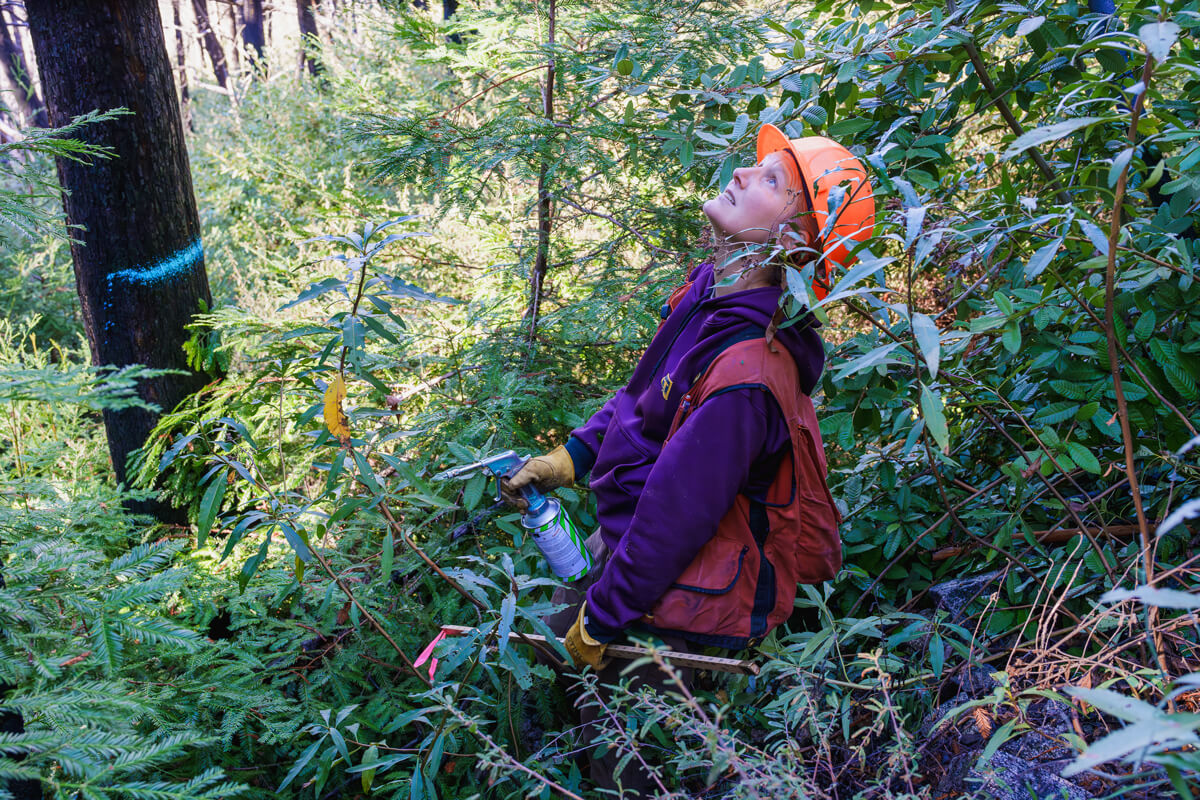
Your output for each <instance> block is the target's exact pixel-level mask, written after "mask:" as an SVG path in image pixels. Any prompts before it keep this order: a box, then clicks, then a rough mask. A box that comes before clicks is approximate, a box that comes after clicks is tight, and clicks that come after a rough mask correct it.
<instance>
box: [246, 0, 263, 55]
mask: <svg viewBox="0 0 1200 800" xmlns="http://www.w3.org/2000/svg"><path fill="white" fill-rule="evenodd" d="M242 44H244V45H245V46H246V53H247V55H250V56H251V57H252V58H253V60H254V66H255V69H256V71H258V70H263V67H264V66H265V65H266V62H265V61H264V60H263V46H264V45H265V44H266V38H265V36H264V31H263V4H262V0H243V2H242ZM264 71H265V70H264Z"/></svg>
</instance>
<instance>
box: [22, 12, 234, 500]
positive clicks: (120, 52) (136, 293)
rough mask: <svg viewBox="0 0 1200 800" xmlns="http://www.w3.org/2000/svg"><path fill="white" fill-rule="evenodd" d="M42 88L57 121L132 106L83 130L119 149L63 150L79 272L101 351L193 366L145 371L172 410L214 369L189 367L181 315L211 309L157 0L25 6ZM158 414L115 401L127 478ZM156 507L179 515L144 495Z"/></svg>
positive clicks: (84, 306)
mask: <svg viewBox="0 0 1200 800" xmlns="http://www.w3.org/2000/svg"><path fill="white" fill-rule="evenodd" d="M29 24H30V31H31V32H32V34H33V44H34V51H35V53H36V54H37V63H38V68H39V71H40V73H41V79H42V86H43V87H44V91H45V93H46V103H47V106H48V108H49V112H50V122H51V124H52V125H54V126H58V125H63V124H64V123H66V122H69V121H70V120H71V119H72V118H73V117H75V116H77V115H79V114H83V113H86V112H89V111H91V110H93V109H97V108H100V109H109V108H118V107H125V108H128V109H129V110H130V111H131V112H133V113H132V115H130V116H123V117H119V118H118V119H116V120H113V121H110V122H106V123H104V124H103V125H99V126H95V127H89V128H87V129H86V130H85V131H84V132H83V133H82V134H81V135H83V136H86V137H88V138H89V139H91V140H92V141H94V142H95V143H96V144H99V145H105V146H108V147H110V148H112V151H113V155H114V158H112V159H111V160H106V161H96V162H94V163H92V164H81V163H77V162H75V161H70V160H67V159H59V161H58V176H59V181H60V183H61V184H62V187H63V207H64V210H65V211H66V217H67V223H68V224H70V225H78V226H80V227H79V228H76V229H73V234H74V236H75V237H76V239H77V241H74V242H72V244H71V256H72V258H73V260H74V262H75V282H76V286H77V289H78V291H79V300H80V305H81V310H82V315H83V323H84V328H85V330H86V332H87V337H88V344H89V345H90V347H91V351H92V361H93V363H95V364H97V365H100V364H112V365H116V366H123V365H128V364H145V365H146V366H149V367H155V368H166V369H178V370H183V371H184V373H185V374H183V375H168V376H164V377H160V378H154V379H149V380H145V381H143V382H142V383H141V385H140V386H139V389H138V391H139V394H140V395H141V396H142V398H144V399H145V400H147V401H149V402H151V403H154V404H155V405H157V406H158V407H159V408H161V409H163V410H170V409H172V408H174V407H175V406H176V405H177V404H178V403H179V402H180V401H181V400H183V399H184V398H185V397H187V396H188V395H189V394H191V393H193V392H195V391H197V390H198V389H200V388H201V387H203V386H204V385H205V383H206V382H207V380H208V378H207V377H206V376H205V375H203V374H200V373H197V372H194V371H193V370H191V369H190V368H189V367H188V365H187V360H186V357H185V355H184V352H183V344H184V342H185V341H187V340H188V338H189V337H188V332H187V331H186V330H185V326H186V325H187V324H188V323H189V322H190V321H191V320H192V317H193V316H194V315H195V314H196V312H197V311H199V310H200V309H201V307H202V306H205V307H211V306H212V298H211V295H210V294H209V288H208V276H207V274H206V272H205V269H204V256H203V249H202V246H201V242H200V220H199V217H198V216H197V213H196V199H195V196H194V195H193V193H192V176H191V173H190V171H189V168H188V157H187V149H186V147H185V145H184V139H183V126H182V124H181V123H180V118H179V104H178V103H177V102H176V99H175V86H174V82H173V81H172V79H171V62H170V60H169V58H168V57H167V48H166V42H165V41H164V39H163V27H162V19H161V18H160V16H159V12H158V2H157V0H38V2H36V3H30V4H29ZM157 419H158V414H156V413H151V412H149V411H142V410H137V409H134V410H129V411H121V412H112V411H106V412H105V414H104V425H105V429H106V432H107V434H108V447H109V453H110V455H111V456H112V462H113V469H114V470H115V472H116V475H117V480H118V481H120V482H121V483H125V484H127V483H128V481H127V473H126V463H125V462H126V457H127V456H128V455H129V454H130V452H132V451H133V450H135V449H137V448H139V447H141V446H142V444H143V443H145V441H146V437H147V436H148V434H149V433H150V430H151V428H152V427H153V426H154V423H155V422H156V421H157ZM136 510H138V511H148V512H151V513H154V514H156V515H157V516H159V518H160V519H164V520H170V521H181V520H182V518H183V515H182V514H181V513H176V512H174V511H173V510H172V509H169V508H167V507H165V506H162V505H160V504H157V503H153V504H139V505H137V506H136Z"/></svg>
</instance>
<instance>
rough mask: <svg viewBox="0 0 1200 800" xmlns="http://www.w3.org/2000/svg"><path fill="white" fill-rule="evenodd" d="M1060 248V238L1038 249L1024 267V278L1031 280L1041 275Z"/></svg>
mask: <svg viewBox="0 0 1200 800" xmlns="http://www.w3.org/2000/svg"><path fill="white" fill-rule="evenodd" d="M1061 246H1062V237H1059V238H1057V239H1055V240H1054V241H1052V242H1050V243H1049V244H1047V245H1044V246H1042V247H1039V248H1038V249H1037V251H1036V252H1035V253H1034V254H1033V256H1032V257H1031V258H1030V259H1029V263H1028V264H1026V265H1025V277H1026V278H1027V279H1029V280H1033V279H1034V278H1036V277H1037V276H1039V275H1041V274H1042V273H1043V272H1044V271H1045V270H1046V267H1048V266H1050V262H1051V261H1052V260H1053V259H1054V256H1055V254H1056V253H1058V248H1059V247H1061Z"/></svg>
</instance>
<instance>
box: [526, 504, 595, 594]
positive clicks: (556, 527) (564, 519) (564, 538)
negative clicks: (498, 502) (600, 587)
mask: <svg viewBox="0 0 1200 800" xmlns="http://www.w3.org/2000/svg"><path fill="white" fill-rule="evenodd" d="M548 502H549V503H551V504H553V505H552V508H553V509H554V514H553V516H551V517H550V519H549V520H547V521H546V522H544V523H543V524H541V525H536V526H529V525H526V526H525V527H526V528H528V529H529V533H530V536H531V537H532V538H533V542H534V544H536V545H537V546H538V549H539V550H541V551H542V555H543V556H545V557H546V563H548V564H549V565H550V570H551V571H552V572H553V573H554V574H555V575H557V576H558V577H559V578H561V579H562V580H564V581H567V582H568V583H570V582H572V581H577V580H579V579H580V578H582V577H583V576H584V575H586V574H588V571H589V570H591V568H592V554H591V553H589V552H588V549H587V546H586V545H585V544H584V541H583V537H582V536H580V535H579V530H578V529H577V528H576V527H575V523H574V522H572V521H571V517H570V516H568V515H567V512H566V510H565V509H563V507H562V505H561V504H560V503H559V502H558V501H557V500H550V501H548ZM521 521H522V522H524V521H525V520H524V519H522V520H521Z"/></svg>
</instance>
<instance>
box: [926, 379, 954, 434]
mask: <svg viewBox="0 0 1200 800" xmlns="http://www.w3.org/2000/svg"><path fill="white" fill-rule="evenodd" d="M921 418H922V419H924V420H925V425H926V426H927V427H928V428H929V432H930V433H931V434H933V438H934V440H935V441H936V442H937V444H938V447H939V448H941V449H942V450H945V449H946V448H947V447H949V446H950V432H949V430H948V429H947V428H946V413H945V411H944V410H943V409H942V398H941V397H940V396H939V395H938V394H937V392H935V391H933V390H932V389H930V388H929V387H928V386H927V385H924V384H922V385H921Z"/></svg>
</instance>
